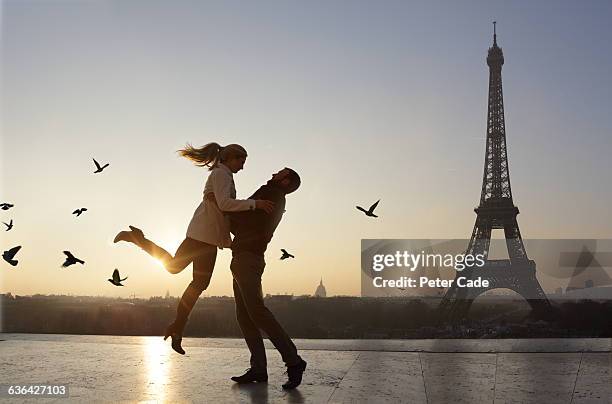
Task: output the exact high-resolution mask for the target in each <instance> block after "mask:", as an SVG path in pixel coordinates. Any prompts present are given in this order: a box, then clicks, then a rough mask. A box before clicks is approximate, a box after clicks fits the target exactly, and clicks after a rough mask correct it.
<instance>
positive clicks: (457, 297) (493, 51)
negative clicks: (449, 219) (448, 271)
mask: <svg viewBox="0 0 612 404" xmlns="http://www.w3.org/2000/svg"><path fill="white" fill-rule="evenodd" d="M496 24H497V23H496V21H493V46H491V47H490V48H489V51H488V54H487V65H488V66H489V102H488V111H487V140H486V147H485V164H484V174H483V177H482V189H481V193H480V204H479V206H478V207H477V208H476V209H474V212H476V223H475V224H474V230H473V231H472V237H471V239H470V243H469V245H468V248H467V251H466V255H467V254H469V255H473V256H474V257H476V256H477V255H482V256H483V257H484V260H485V265H484V266H482V267H476V266H472V267H469V268H466V269H465V270H464V271H462V272H458V273H457V278H458V277H459V276H461V277H465V278H466V279H477V278H479V277H480V278H482V279H486V280H488V281H489V286H488V287H484V286H483V287H480V288H475V287H472V288H467V287H462V288H459V287H457V281H456V280H455V282H453V286H452V287H451V288H450V289H449V290H448V291H447V292H446V295H445V296H444V298H443V300H442V302H441V303H440V307H439V310H440V312H441V318H443V319H446V320H450V321H457V320H461V319H462V318H465V317H467V313H468V311H469V309H470V306H471V305H472V302H473V301H474V299H476V297H478V296H479V295H480V294H481V293H484V292H486V291H488V290H491V289H498V288H507V289H511V290H513V291H515V292H516V293H518V294H520V295H521V296H523V298H525V299H526V300H527V302H528V303H529V304H530V305H531V307H532V309H533V310H535V311H538V312H539V313H542V312H544V311H546V310H548V309H549V308H550V302H549V301H548V299H547V298H546V295H545V294H544V291H543V290H542V287H541V286H540V283H539V282H538V280H537V278H536V276H535V273H536V269H535V268H536V264H535V262H534V261H533V260H530V259H529V258H528V256H527V252H526V250H525V245H524V244H523V239H522V237H521V232H520V230H519V227H518V222H517V220H516V216H517V215H518V214H519V210H518V208H517V207H516V206H515V205H514V202H513V200H512V188H511V187H510V173H509V167H508V153H507V149H506V122H505V116H504V97H503V90H502V75H501V71H502V66H503V64H504V53H503V52H502V49H501V48H500V47H499V46H497V32H496ZM493 229H503V230H504V236H505V239H506V247H507V249H508V257H509V259H507V260H489V259H488V256H489V249H490V244H491V233H492V230H493Z"/></svg>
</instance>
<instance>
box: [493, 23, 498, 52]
mask: <svg viewBox="0 0 612 404" xmlns="http://www.w3.org/2000/svg"><path fill="white" fill-rule="evenodd" d="M496 24H497V21H493V46H497V32H496V31H495V25H496Z"/></svg>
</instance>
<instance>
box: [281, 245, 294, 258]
mask: <svg viewBox="0 0 612 404" xmlns="http://www.w3.org/2000/svg"><path fill="white" fill-rule="evenodd" d="M281 251H282V252H283V255H282V256H281V257H280V259H282V260H284V259H287V258H295V257H294V256H293V255H291V254H289V253H288V252H287V250H285V249H284V248H281Z"/></svg>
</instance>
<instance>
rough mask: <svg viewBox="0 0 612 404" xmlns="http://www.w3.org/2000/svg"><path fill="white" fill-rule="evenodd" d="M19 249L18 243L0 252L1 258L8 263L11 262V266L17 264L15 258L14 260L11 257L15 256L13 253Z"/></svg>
mask: <svg viewBox="0 0 612 404" xmlns="http://www.w3.org/2000/svg"><path fill="white" fill-rule="evenodd" d="M19 250H21V246H20V245H18V246H17V247H13V248H11V249H10V250H7V251H5V252H3V253H2V258H4V260H5V261H6V262H8V263H9V264H11V265H12V266H17V262H19V261H17V260H14V259H13V258H15V254H17V251H19Z"/></svg>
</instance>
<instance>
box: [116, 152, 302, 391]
mask: <svg viewBox="0 0 612 404" xmlns="http://www.w3.org/2000/svg"><path fill="white" fill-rule="evenodd" d="M179 154H180V155H181V156H183V157H186V158H187V159H189V160H191V161H193V162H194V164H196V165H197V166H200V167H208V168H209V170H210V175H209V176H208V179H207V180H206V184H205V186H204V197H203V200H202V202H201V203H200V205H199V206H198V207H197V208H196V210H195V212H194V214H193V218H192V219H191V222H190V223H189V226H188V228H187V235H186V237H185V240H183V242H182V243H181V245H180V246H179V247H178V249H177V251H176V254H175V255H174V256H172V255H171V254H170V253H168V252H167V251H166V250H164V249H163V248H161V247H160V246H158V245H157V244H155V243H154V242H152V241H151V240H148V239H147V238H146V237H145V236H144V233H143V232H142V230H140V229H138V228H136V227H133V226H129V227H130V230H129V231H121V232H119V233H118V234H117V236H116V237H115V240H114V242H115V243H116V242H119V241H127V242H130V243H133V244H135V245H137V246H139V247H140V248H142V249H143V250H144V251H146V252H147V253H148V254H150V255H151V256H153V257H155V258H157V259H158V260H160V261H161V262H162V263H163V265H164V267H165V268H166V270H167V271H168V272H170V273H172V274H176V273H179V272H181V271H182V270H183V269H185V267H187V265H189V264H190V263H193V280H192V281H191V283H190V284H189V286H187V288H186V289H185V292H184V293H183V296H182V297H181V300H180V302H179V304H178V307H177V310H176V319H175V321H174V322H173V323H172V324H170V325H169V326H168V328H167V329H166V333H165V336H164V340H165V339H167V338H168V337H171V339H172V348H173V349H174V350H175V351H176V352H178V353H180V354H185V351H184V350H183V348H182V347H181V340H182V336H183V330H184V329H185V324H186V323H187V318H188V317H189V313H190V312H191V310H192V309H193V306H194V305H195V303H196V301H197V300H198V297H199V296H200V294H201V293H202V292H203V291H204V290H205V289H206V288H207V287H208V285H209V283H210V279H211V276H212V273H213V269H214V266H215V260H216V258H217V248H221V249H223V248H224V247H231V250H232V261H231V264H230V269H231V271H232V275H233V278H234V280H233V288H234V299H235V301H236V318H237V320H238V324H239V325H240V329H241V331H242V334H243V336H244V339H245V341H246V344H247V346H248V348H249V351H250V352H251V360H250V362H251V367H250V368H249V369H248V370H247V371H246V373H245V374H243V375H241V376H234V377H232V380H234V381H235V382H237V383H252V382H267V380H268V373H267V360H266V351H265V348H264V343H263V338H262V335H261V332H260V330H263V331H264V332H265V333H266V334H267V336H268V338H269V339H270V341H272V343H273V344H274V346H275V347H276V349H277V350H278V351H279V352H280V354H281V356H282V359H283V361H284V362H285V365H286V366H287V374H288V380H287V382H286V383H285V384H283V386H282V387H283V388H284V389H294V388H295V387H297V386H298V385H299V384H300V383H301V381H302V373H303V372H304V370H305V369H306V362H305V361H304V360H303V359H302V358H301V357H300V356H299V355H298V353H297V348H296V347H295V345H294V344H293V342H292V341H291V338H289V336H288V335H287V333H286V332H285V331H284V330H283V328H282V327H281V325H280V324H279V323H278V321H276V319H275V317H274V315H273V314H272V312H270V310H268V308H267V307H266V306H265V304H264V300H263V293H262V287H261V277H262V274H263V271H264V267H265V265H266V263H265V261H264V252H265V251H266V247H267V246H268V243H269V242H270V240H271V239H272V235H273V234H274V230H275V229H276V227H277V226H278V224H279V222H280V220H281V218H282V216H283V212H284V209H285V196H286V195H287V194H290V193H292V192H293V191H295V190H296V189H297V188H298V187H299V186H300V177H299V175H298V174H297V173H296V172H295V171H293V170H291V169H290V168H284V169H282V170H280V171H279V172H277V173H276V174H274V175H272V178H271V179H270V180H269V181H268V182H267V183H266V184H265V185H263V186H261V187H260V188H259V189H258V190H257V191H255V193H254V194H253V195H251V197H250V198H249V199H245V200H240V199H236V188H235V185H234V179H233V174H235V173H237V172H238V171H240V170H242V169H243V168H244V163H245V161H246V158H247V152H246V150H245V149H244V148H243V147H242V146H240V145H237V144H230V145H227V146H225V147H222V146H220V145H219V144H217V143H209V144H207V145H205V146H203V147H201V148H195V147H193V146H191V145H190V144H187V146H186V147H185V148H184V149H181V150H179ZM230 231H231V233H232V234H234V239H233V240H232V239H231V237H230Z"/></svg>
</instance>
